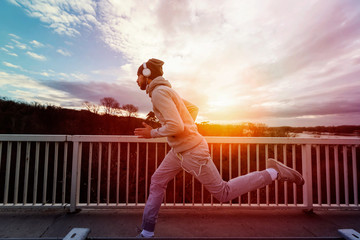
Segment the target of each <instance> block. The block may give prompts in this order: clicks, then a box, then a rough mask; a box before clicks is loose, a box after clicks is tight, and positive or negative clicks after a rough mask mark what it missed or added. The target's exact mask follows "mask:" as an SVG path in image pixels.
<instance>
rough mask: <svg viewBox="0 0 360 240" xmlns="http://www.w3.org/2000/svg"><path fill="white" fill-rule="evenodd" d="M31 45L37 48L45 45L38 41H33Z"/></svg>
mask: <svg viewBox="0 0 360 240" xmlns="http://www.w3.org/2000/svg"><path fill="white" fill-rule="evenodd" d="M30 44H31V45H33V46H34V47H37V48H39V47H43V46H44V44H42V43H41V42H38V41H36V40H32V41H31V42H30Z"/></svg>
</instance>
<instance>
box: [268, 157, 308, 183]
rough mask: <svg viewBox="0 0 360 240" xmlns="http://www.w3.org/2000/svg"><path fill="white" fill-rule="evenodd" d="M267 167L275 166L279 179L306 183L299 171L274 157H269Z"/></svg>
mask: <svg viewBox="0 0 360 240" xmlns="http://www.w3.org/2000/svg"><path fill="white" fill-rule="evenodd" d="M267 167H268V168H273V169H275V170H276V171H277V172H278V177H277V179H278V180H280V181H288V182H293V183H295V184H296V185H304V183H305V181H304V178H303V177H302V175H301V174H300V173H299V172H298V171H296V170H294V169H292V168H289V167H288V166H286V165H285V164H282V163H281V162H279V161H277V160H275V159H273V158H269V159H268V160H267Z"/></svg>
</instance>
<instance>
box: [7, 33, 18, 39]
mask: <svg viewBox="0 0 360 240" xmlns="http://www.w3.org/2000/svg"><path fill="white" fill-rule="evenodd" d="M9 36H11V37H13V38H16V39H21V37H19V36H18V35H15V34H13V33H9Z"/></svg>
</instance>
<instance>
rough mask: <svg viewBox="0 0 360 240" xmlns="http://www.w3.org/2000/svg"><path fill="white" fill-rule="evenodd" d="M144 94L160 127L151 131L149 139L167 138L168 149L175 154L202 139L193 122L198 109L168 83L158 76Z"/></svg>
mask: <svg viewBox="0 0 360 240" xmlns="http://www.w3.org/2000/svg"><path fill="white" fill-rule="evenodd" d="M146 92H147V93H148V94H149V96H150V98H151V102H152V104H153V110H154V113H155V115H156V117H157V118H158V119H159V121H160V123H161V125H162V126H161V127H160V128H156V129H153V130H151V137H153V138H157V137H167V140H168V143H169V145H170V147H172V148H173V149H174V150H175V152H176V153H182V152H184V151H186V150H189V149H191V148H193V147H195V146H197V145H198V144H199V143H200V142H201V141H202V140H203V139H204V138H203V136H201V135H200V133H199V132H198V130H197V127H196V125H195V122H194V121H195V119H196V116H197V113H198V108H197V107H196V106H195V105H193V104H191V103H190V102H188V101H186V100H183V99H181V98H180V96H179V95H178V94H177V93H176V92H175V91H174V90H173V89H172V88H171V84H170V83H169V81H167V80H165V79H164V78H163V77H161V76H159V77H157V78H155V79H154V80H152V81H151V83H150V84H149V85H148V87H147V89H146Z"/></svg>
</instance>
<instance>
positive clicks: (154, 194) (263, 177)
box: [142, 140, 272, 232]
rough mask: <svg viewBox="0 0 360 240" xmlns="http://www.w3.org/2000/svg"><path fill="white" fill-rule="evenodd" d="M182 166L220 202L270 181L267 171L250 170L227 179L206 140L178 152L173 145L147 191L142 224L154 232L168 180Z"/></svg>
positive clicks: (144, 227)
mask: <svg viewBox="0 0 360 240" xmlns="http://www.w3.org/2000/svg"><path fill="white" fill-rule="evenodd" d="M182 169H184V170H185V171H187V172H189V173H191V174H192V175H194V176H195V177H196V178H197V179H198V180H199V181H200V183H202V184H203V185H204V187H205V188H206V189H207V190H208V191H209V192H210V193H211V194H212V195H213V196H214V197H215V198H216V199H217V200H219V201H220V202H227V201H230V200H232V199H234V198H236V197H238V196H240V195H242V194H244V193H247V192H250V191H253V190H255V189H258V188H262V187H264V186H266V185H268V184H271V183H272V180H271V176H270V174H269V173H268V172H267V171H266V170H264V171H257V172H252V173H249V174H246V175H243V176H239V177H237V178H233V179H231V180H230V181H228V182H226V181H224V180H222V178H221V176H220V174H219V171H218V170H217V168H216V166H215V164H214V162H213V161H212V159H211V157H210V153H209V148H208V144H207V142H206V141H205V140H204V141H203V142H201V143H200V144H199V145H198V146H196V147H195V148H193V149H190V150H188V151H185V152H183V153H181V155H180V154H176V153H175V152H174V150H173V149H172V150H171V151H170V152H169V153H168V154H167V155H166V156H165V158H164V160H163V161H162V163H161V164H160V166H159V168H158V169H157V170H156V171H155V173H154V174H153V175H152V177H151V184H150V194H149V198H148V200H147V202H146V205H145V209H144V214H143V222H142V228H143V229H145V230H147V231H151V232H153V231H154V229H155V224H156V220H157V217H158V213H159V210H160V206H161V203H162V201H163V198H164V194H165V190H166V187H167V184H168V182H169V181H170V180H171V179H173V178H174V177H175V176H176V174H177V173H178V172H180V171H181V170H182Z"/></svg>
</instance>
